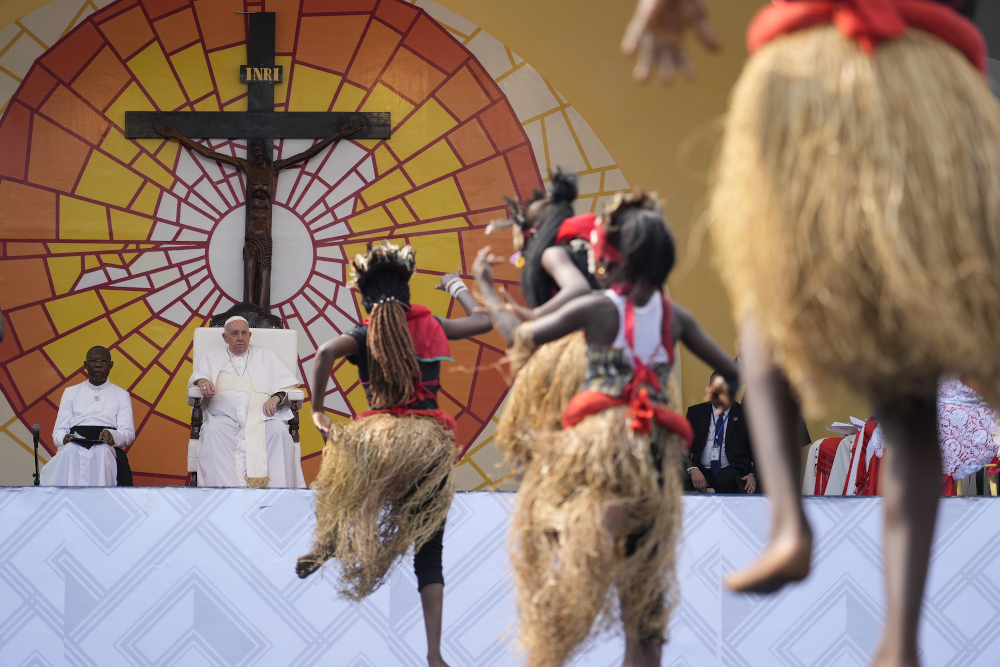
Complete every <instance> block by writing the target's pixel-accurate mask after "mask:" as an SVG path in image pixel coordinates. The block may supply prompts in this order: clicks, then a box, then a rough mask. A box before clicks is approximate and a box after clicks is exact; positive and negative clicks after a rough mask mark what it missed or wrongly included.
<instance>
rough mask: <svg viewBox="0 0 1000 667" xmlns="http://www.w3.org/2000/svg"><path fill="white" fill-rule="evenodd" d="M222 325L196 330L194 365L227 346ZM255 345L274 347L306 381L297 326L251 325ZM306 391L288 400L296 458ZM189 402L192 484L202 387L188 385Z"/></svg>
mask: <svg viewBox="0 0 1000 667" xmlns="http://www.w3.org/2000/svg"><path fill="white" fill-rule="evenodd" d="M222 332H223V328H222V327H201V328H199V329H195V330H194V346H193V349H192V351H191V356H192V358H193V359H194V367H195V368H197V367H198V361H199V360H200V359H201V355H203V354H205V352H206V351H207V350H211V349H213V348H216V347H225V345H226V342H225V341H224V340H223V339H222ZM250 340H251V345H256V346H258V347H266V348H269V349H271V350H274V351H275V352H276V353H277V355H278V358H279V359H281V363H283V364H284V365H285V367H286V368H287V369H288V370H289V371H291V373H292V374H293V375H294V376H295V379H297V380H299V381H300V382H301V381H302V377H301V375H300V374H299V364H298V332H297V331H296V330H295V329H254V328H251V329H250ZM305 398H306V394H305V392H304V391H302V390H301V389H292V390H291V391H290V392H288V402H289V404H290V406H291V408H292V418H291V419H289V420H288V432H289V433H290V434H291V436H292V441H293V442H294V443H295V458H296V460H298V461H301V460H302V447H301V446H300V445H299V410H300V409H301V408H302V402H303V401H304V400H305ZM187 400H188V405H190V406H191V439H190V440H189V441H188V457H187V460H188V472H189V473H191V486H197V484H198V445H199V443H200V442H201V424H202V413H201V401H202V396H201V390H200V389H199V388H198V387H194V386H191V387H188V392H187Z"/></svg>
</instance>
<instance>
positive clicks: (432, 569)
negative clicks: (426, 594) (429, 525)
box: [413, 524, 444, 591]
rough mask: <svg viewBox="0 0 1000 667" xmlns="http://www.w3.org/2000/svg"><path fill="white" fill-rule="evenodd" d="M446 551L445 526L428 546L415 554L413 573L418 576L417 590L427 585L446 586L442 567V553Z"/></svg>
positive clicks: (430, 540)
mask: <svg viewBox="0 0 1000 667" xmlns="http://www.w3.org/2000/svg"><path fill="white" fill-rule="evenodd" d="M443 549H444V524H442V525H441V530H439V531H438V532H436V533H434V537H432V538H431V539H429V540H428V541H427V544H425V545H424V546H422V547H420V549H418V550H417V553H415V554H413V572H414V574H416V575H417V590H418V591H419V590H422V589H423V587H424V586H426V585H427V584H442V585H444V568H443V567H442V565H441V552H442V551H443Z"/></svg>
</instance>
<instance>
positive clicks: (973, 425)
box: [937, 380, 1000, 480]
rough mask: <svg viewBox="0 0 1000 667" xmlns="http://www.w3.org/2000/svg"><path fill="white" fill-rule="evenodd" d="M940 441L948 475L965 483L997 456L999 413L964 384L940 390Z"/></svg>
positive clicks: (944, 384)
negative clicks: (966, 478)
mask: <svg viewBox="0 0 1000 667" xmlns="http://www.w3.org/2000/svg"><path fill="white" fill-rule="evenodd" d="M937 412H938V440H939V441H940V443H941V459H942V464H943V466H942V467H943V471H944V474H946V475H950V476H951V478H952V479H956V480H958V479H962V478H964V477H968V476H969V475H971V474H973V473H975V472H979V470H980V468H982V467H983V466H984V465H986V464H987V463H989V462H990V461H992V460H993V459H994V458H995V457H996V456H997V449H998V445H997V443H996V441H995V440H994V438H995V434H997V433H998V432H1000V418H998V416H997V413H996V412H994V411H993V409H992V408H991V407H990V406H989V405H988V404H987V403H986V402H985V401H984V400H983V399H982V398H981V397H980V396H979V394H977V393H976V392H974V391H973V390H972V389H970V388H969V387H968V386H967V385H965V384H964V383H962V382H961V381H960V380H948V381H947V382H942V383H941V384H940V385H939V386H938V400H937Z"/></svg>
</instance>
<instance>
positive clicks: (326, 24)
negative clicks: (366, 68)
mask: <svg viewBox="0 0 1000 667" xmlns="http://www.w3.org/2000/svg"><path fill="white" fill-rule="evenodd" d="M367 24H368V16H367V15H360V16H355V15H349V16H304V17H302V21H301V25H300V28H299V45H298V49H296V51H295V56H296V58H297V59H298V60H300V61H301V62H304V63H308V64H310V65H316V66H317V67H322V68H324V69H329V70H333V71H334V72H346V71H347V66H348V65H350V64H351V57H352V56H353V55H354V50H355V49H356V48H357V47H358V42H359V41H361V35H362V33H364V31H365V26H366V25H367ZM330 35H337V39H330Z"/></svg>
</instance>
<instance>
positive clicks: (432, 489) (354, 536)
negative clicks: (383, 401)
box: [312, 415, 455, 601]
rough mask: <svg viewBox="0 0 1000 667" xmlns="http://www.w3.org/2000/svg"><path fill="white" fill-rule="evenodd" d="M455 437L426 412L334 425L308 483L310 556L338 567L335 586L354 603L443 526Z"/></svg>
mask: <svg viewBox="0 0 1000 667" xmlns="http://www.w3.org/2000/svg"><path fill="white" fill-rule="evenodd" d="M454 458H455V439H454V436H453V435H452V433H451V431H449V430H447V429H445V428H444V427H442V426H441V425H440V424H439V423H438V422H437V421H436V420H434V419H431V418H429V417H417V416H413V417H395V416H392V415H373V416H371V417H366V418H364V419H360V420H358V421H355V422H350V423H348V424H335V425H334V430H333V431H332V432H331V434H330V438H329V440H327V443H326V446H325V447H324V448H323V464H322V466H321V467H320V471H319V476H318V477H317V478H316V481H315V482H313V485H312V488H313V490H314V491H315V492H316V495H315V506H316V531H315V534H314V538H313V552H312V553H313V555H314V556H315V558H316V560H317V561H318V562H320V563H325V562H327V561H328V560H331V559H334V560H336V561H337V562H338V564H339V566H340V571H339V582H338V590H339V592H340V594H341V595H342V596H343V597H345V598H348V599H350V600H354V601H359V600H361V599H363V598H364V597H365V596H367V595H369V594H370V593H372V592H373V591H375V590H376V589H377V588H378V587H379V586H381V585H382V584H383V583H385V580H386V578H387V576H388V575H389V572H390V570H391V569H392V566H393V565H394V564H395V562H396V560H397V559H399V558H400V557H401V556H403V555H404V554H406V553H407V551H408V550H409V549H410V547H411V546H412V547H414V548H415V549H420V547H422V546H423V545H424V544H425V543H426V542H427V541H428V540H429V539H430V538H431V537H433V535H434V533H436V532H437V531H438V530H439V529H440V528H441V525H442V524H443V522H444V520H445V517H446V516H447V514H448V508H449V507H450V506H451V500H452V498H453V497H454V495H455V482H454V480H453V479H452V475H451V471H452V464H453V461H454Z"/></svg>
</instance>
